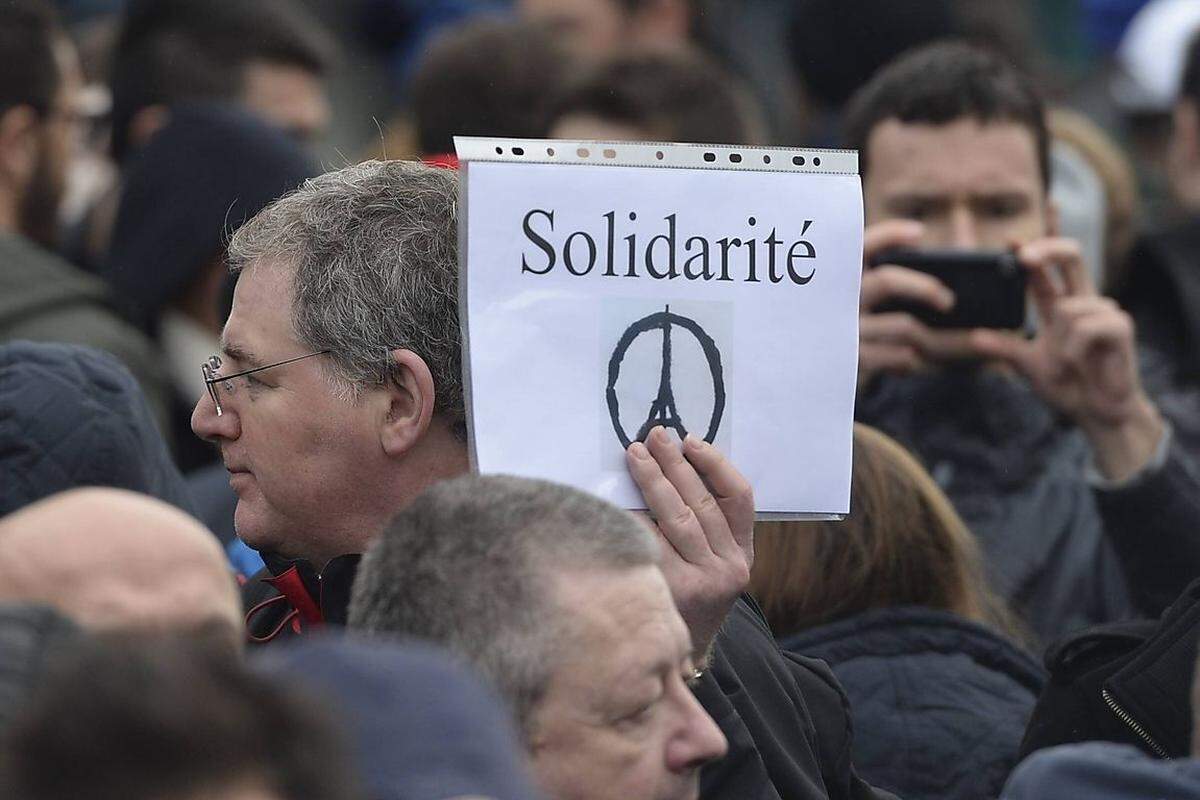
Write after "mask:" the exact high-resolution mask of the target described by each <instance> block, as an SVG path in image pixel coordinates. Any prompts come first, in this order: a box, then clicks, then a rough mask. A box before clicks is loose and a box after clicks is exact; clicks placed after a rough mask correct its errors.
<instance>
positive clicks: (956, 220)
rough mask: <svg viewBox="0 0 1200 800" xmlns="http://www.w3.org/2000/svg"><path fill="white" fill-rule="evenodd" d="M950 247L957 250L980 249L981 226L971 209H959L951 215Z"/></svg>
mask: <svg viewBox="0 0 1200 800" xmlns="http://www.w3.org/2000/svg"><path fill="white" fill-rule="evenodd" d="M949 234H950V246H951V247H953V248H954V249H956V250H978V249H979V226H978V225H977V224H976V219H975V214H974V213H972V211H971V209H969V208H963V207H958V208H955V209H954V211H953V212H952V213H951V215H950V230H949Z"/></svg>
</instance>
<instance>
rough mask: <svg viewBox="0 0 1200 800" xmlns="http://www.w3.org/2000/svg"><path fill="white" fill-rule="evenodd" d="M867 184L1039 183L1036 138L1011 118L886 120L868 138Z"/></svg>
mask: <svg viewBox="0 0 1200 800" xmlns="http://www.w3.org/2000/svg"><path fill="white" fill-rule="evenodd" d="M863 158H864V159H865V160H866V163H865V165H864V166H866V167H868V169H867V170H866V174H867V183H868V184H873V185H874V186H875V187H876V188H879V187H881V186H884V187H896V186H897V185H901V186H903V185H909V184H911V185H913V186H914V187H915V186H917V185H919V184H922V183H925V184H930V183H933V184H934V185H938V184H942V183H953V182H956V181H957V182H959V183H965V184H967V185H971V186H977V185H979V184H980V183H981V182H983V181H986V182H987V183H988V184H992V185H995V186H997V187H1013V188H1024V187H1028V185H1029V184H1030V183H1031V182H1032V183H1036V184H1038V185H1040V182H1041V178H1040V168H1039V161H1038V152H1037V139H1036V137H1035V136H1034V133H1033V131H1031V130H1030V129H1029V128H1028V127H1026V126H1025V125H1022V124H1021V123H1019V122H1014V121H1010V120H994V121H988V122H981V121H979V120H977V119H975V118H973V117H964V118H961V119H957V120H953V121H951V122H948V123H945V124H937V125H935V124H930V123H915V122H914V123H906V122H901V121H900V120H898V119H895V118H892V119H887V120H884V121H883V122H881V123H880V124H878V125H876V126H875V128H874V129H872V131H871V134H870V136H869V137H868V138H867V147H866V152H865V153H864V154H863Z"/></svg>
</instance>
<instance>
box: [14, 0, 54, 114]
mask: <svg viewBox="0 0 1200 800" xmlns="http://www.w3.org/2000/svg"><path fill="white" fill-rule="evenodd" d="M61 35H62V29H61V28H60V27H59V24H58V18H57V17H56V16H55V13H54V9H53V8H52V7H51V6H50V4H49V3H47V2H45V0H6V2H3V3H0V64H3V67H0V113H3V112H5V111H7V110H8V109H10V108H13V107H15V106H22V105H25V106H30V107H31V108H33V109H34V110H35V111H37V112H38V113H39V114H45V113H46V112H47V111H49V110H50V107H51V106H52V105H54V96H55V94H57V92H58V86H59V82H60V81H61V80H62V76H61V75H60V74H59V67H58V61H57V60H56V59H55V58H54V43H55V39H57V38H58V37H59V36H61Z"/></svg>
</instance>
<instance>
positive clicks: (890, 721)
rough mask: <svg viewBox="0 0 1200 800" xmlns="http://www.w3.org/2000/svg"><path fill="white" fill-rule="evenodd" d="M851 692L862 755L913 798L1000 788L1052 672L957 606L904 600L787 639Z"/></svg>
mask: <svg viewBox="0 0 1200 800" xmlns="http://www.w3.org/2000/svg"><path fill="white" fill-rule="evenodd" d="M780 644H781V646H782V647H783V648H784V649H786V650H789V651H792V652H795V653H803V654H804V655H807V656H812V657H814V658H820V659H823V660H824V661H826V662H828V664H829V666H830V667H831V668H832V669H833V674H834V675H835V676H837V679H838V681H839V682H840V683H841V685H842V687H843V688H844V689H845V691H846V694H847V695H849V697H850V708H851V715H852V717H853V719H854V727H855V734H856V735H855V738H854V764H855V766H856V767H857V768H858V771H859V773H860V774H861V775H862V777H863V778H864V779H866V780H867V781H869V782H871V783H872V784H874V785H875V786H879V787H881V788H884V789H887V790H889V791H892V792H895V793H896V794H897V795H898V796H900V797H904V798H907V799H908V800H921V798H928V800H934V798H937V800H974V799H975V798H981V797H995V796H997V795H998V794H999V793H1000V789H1001V787H1002V786H1003V785H1004V781H1005V779H1006V778H1007V777H1008V774H1009V772H1010V771H1011V770H1012V768H1013V767H1014V766H1015V765H1016V763H1017V751H1018V747H1019V745H1020V743H1021V736H1022V735H1023V734H1024V731H1025V724H1026V722H1027V720H1028V718H1029V714H1030V712H1031V711H1032V710H1033V705H1034V702H1035V701H1036V699H1037V696H1038V692H1039V691H1040V690H1041V686H1042V683H1043V681H1044V673H1043V671H1042V669H1041V667H1040V666H1039V664H1038V663H1037V661H1036V660H1034V658H1033V657H1032V656H1030V655H1029V654H1027V653H1025V652H1024V651H1022V650H1020V649H1018V648H1017V647H1015V646H1014V645H1013V644H1011V643H1009V642H1008V641H1007V640H1005V639H1003V638H1001V637H1000V636H998V635H997V634H996V633H994V632H992V631H991V630H989V629H988V628H985V627H983V626H982V625H978V624H976V623H973V622H970V621H968V620H965V619H963V618H962V617H959V616H957V615H954V614H950V613H947V612H944V611H935V610H933V609H928V608H917V607H902V608H893V609H881V610H877V611H868V612H866V613H863V614H858V615H856V616H854V617H851V618H849V619H845V620H841V621H839V622H834V623H830V624H828V625H822V626H820V627H818V628H813V629H811V630H807V631H804V632H802V633H799V634H796V635H794V636H790V637H787V638H784V639H783V640H782V641H781V642H780Z"/></svg>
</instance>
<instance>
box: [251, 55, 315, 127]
mask: <svg viewBox="0 0 1200 800" xmlns="http://www.w3.org/2000/svg"><path fill="white" fill-rule="evenodd" d="M242 102H243V103H244V104H245V105H246V107H247V108H249V109H250V110H251V111H253V112H255V113H257V114H259V115H261V116H262V117H264V118H265V119H267V120H269V121H271V122H272V123H274V124H275V125H278V126H279V127H281V128H283V129H284V130H285V131H287V132H288V134H289V135H290V136H293V137H294V138H296V139H298V140H300V141H303V142H307V141H312V140H315V139H319V138H320V137H321V135H322V134H324V132H325V129H326V128H328V127H329V114H330V112H329V99H328V97H326V95H325V87H324V84H323V82H322V81H321V78H320V76H318V75H315V74H313V73H312V72H308V71H307V70H304V69H302V68H300V67H297V66H293V65H290V64H281V63H278V62H269V61H257V62H255V63H252V64H250V66H248V67H247V68H246V75H245V78H244V85H243V88H242Z"/></svg>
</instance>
